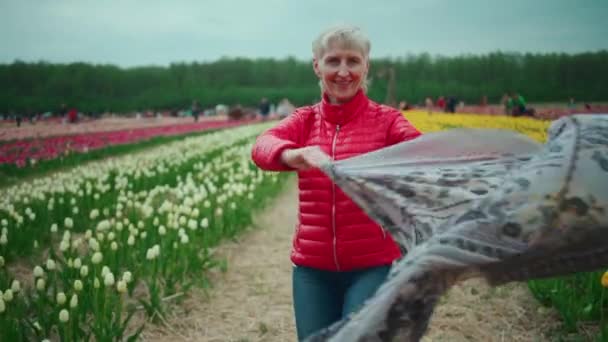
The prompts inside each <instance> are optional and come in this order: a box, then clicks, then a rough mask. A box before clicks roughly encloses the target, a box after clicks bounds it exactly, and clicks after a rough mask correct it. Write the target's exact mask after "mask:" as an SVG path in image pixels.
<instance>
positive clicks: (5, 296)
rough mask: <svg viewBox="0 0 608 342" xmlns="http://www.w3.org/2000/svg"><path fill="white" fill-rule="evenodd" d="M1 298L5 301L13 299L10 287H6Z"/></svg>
mask: <svg viewBox="0 0 608 342" xmlns="http://www.w3.org/2000/svg"><path fill="white" fill-rule="evenodd" d="M2 299H4V301H5V302H7V303H8V302H10V301H12V300H13V290H11V289H6V290H5V291H4V294H3V295H2Z"/></svg>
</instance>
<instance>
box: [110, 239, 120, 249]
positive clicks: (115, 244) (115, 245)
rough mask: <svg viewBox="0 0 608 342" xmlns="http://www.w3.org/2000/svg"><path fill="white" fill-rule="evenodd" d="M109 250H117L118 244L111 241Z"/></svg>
mask: <svg viewBox="0 0 608 342" xmlns="http://www.w3.org/2000/svg"><path fill="white" fill-rule="evenodd" d="M110 249H112V250H113V251H115V250H117V249H118V244H117V243H116V241H112V243H111V244H110Z"/></svg>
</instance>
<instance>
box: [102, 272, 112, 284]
mask: <svg viewBox="0 0 608 342" xmlns="http://www.w3.org/2000/svg"><path fill="white" fill-rule="evenodd" d="M103 283H104V284H105V285H106V286H112V285H114V274H112V272H109V273H107V274H106V275H105V276H104V278H103Z"/></svg>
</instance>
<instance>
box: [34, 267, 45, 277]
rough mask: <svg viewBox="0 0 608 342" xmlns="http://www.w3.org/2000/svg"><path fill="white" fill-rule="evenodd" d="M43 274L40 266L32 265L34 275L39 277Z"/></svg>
mask: <svg viewBox="0 0 608 342" xmlns="http://www.w3.org/2000/svg"><path fill="white" fill-rule="evenodd" d="M43 275H44V270H43V269H42V267H40V266H36V267H34V277H36V278H40V277H42V276H43Z"/></svg>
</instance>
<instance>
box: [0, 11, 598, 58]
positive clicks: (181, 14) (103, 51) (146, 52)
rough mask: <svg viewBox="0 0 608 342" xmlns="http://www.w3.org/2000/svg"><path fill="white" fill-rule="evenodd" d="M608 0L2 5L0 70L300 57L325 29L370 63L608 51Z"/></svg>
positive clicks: (307, 55) (308, 54) (309, 52)
mask: <svg viewBox="0 0 608 342" xmlns="http://www.w3.org/2000/svg"><path fill="white" fill-rule="evenodd" d="M607 19H608V0H500V1H496V0H350V1H349V0H264V1H262V0H257V1H256V0H239V1H237V0H234V1H231V0H223V1H211V0H0V63H11V62H13V61H14V60H16V59H20V60H23V61H39V60H45V61H49V62H61V63H66V62H74V61H84V62H90V63H104V64H105V63H110V64H116V65H119V66H123V67H130V66H140V65H168V64H169V63H171V62H180V61H185V62H192V61H199V62H205V61H214V60H217V59H219V58H221V57H222V56H228V57H237V56H239V57H250V58H256V57H274V58H283V57H287V56H294V57H296V58H298V59H300V60H310V58H311V41H312V40H313V39H314V38H315V36H316V35H317V34H318V33H319V32H320V31H321V30H323V29H324V28H326V27H328V26H331V25H333V24H336V23H351V24H355V25H358V26H360V27H361V28H362V29H363V30H364V31H366V32H367V34H368V35H369V37H370V39H371V41H372V57H397V56H406V55H408V54H412V53H420V52H429V53H431V54H433V55H436V54H441V55H448V56H452V55H458V54H463V53H474V54H479V53H487V52H491V51H497V50H502V51H520V52H568V53H576V52H582V51H597V50H601V49H608V23H607V21H608V20H607Z"/></svg>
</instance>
